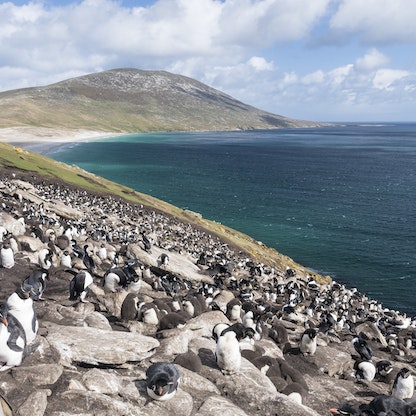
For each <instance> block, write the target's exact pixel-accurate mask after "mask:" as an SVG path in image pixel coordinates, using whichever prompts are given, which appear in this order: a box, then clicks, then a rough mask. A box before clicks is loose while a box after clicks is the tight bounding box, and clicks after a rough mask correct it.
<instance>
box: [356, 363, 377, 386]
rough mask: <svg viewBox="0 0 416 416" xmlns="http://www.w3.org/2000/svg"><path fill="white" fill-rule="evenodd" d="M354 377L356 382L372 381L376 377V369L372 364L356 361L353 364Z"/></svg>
mask: <svg viewBox="0 0 416 416" xmlns="http://www.w3.org/2000/svg"><path fill="white" fill-rule="evenodd" d="M354 370H355V377H356V378H357V379H358V380H366V381H372V380H373V379H374V377H375V375H376V367H375V365H374V364H373V363H371V362H369V361H364V360H358V361H356V362H355V363H354Z"/></svg>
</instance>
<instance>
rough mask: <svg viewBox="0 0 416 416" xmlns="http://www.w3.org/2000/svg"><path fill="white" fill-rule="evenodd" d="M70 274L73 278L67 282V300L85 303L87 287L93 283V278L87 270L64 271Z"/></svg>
mask: <svg viewBox="0 0 416 416" xmlns="http://www.w3.org/2000/svg"><path fill="white" fill-rule="evenodd" d="M65 271H66V272H68V273H71V274H72V275H73V276H74V277H73V278H72V280H71V281H70V282H69V300H78V299H79V300H80V301H81V302H85V298H86V297H87V294H88V291H89V286H90V285H91V284H92V283H93V278H92V276H91V274H90V272H88V271H87V270H81V271H80V272H78V273H77V272H75V271H73V270H65Z"/></svg>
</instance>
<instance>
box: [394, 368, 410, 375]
mask: <svg viewBox="0 0 416 416" xmlns="http://www.w3.org/2000/svg"><path fill="white" fill-rule="evenodd" d="M409 376H410V370H409V369H408V368H406V367H403V368H402V369H401V370H400V371H399V373H398V374H397V377H401V378H408V377H409Z"/></svg>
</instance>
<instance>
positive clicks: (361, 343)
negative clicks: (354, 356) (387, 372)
mask: <svg viewBox="0 0 416 416" xmlns="http://www.w3.org/2000/svg"><path fill="white" fill-rule="evenodd" d="M351 342H352V345H353V347H354V349H355V351H357V352H358V354H359V355H360V357H361V359H362V360H366V361H371V359H372V358H373V351H372V349H371V347H370V346H369V345H368V343H367V341H366V340H365V339H364V338H361V337H355V338H353V339H352V341H351Z"/></svg>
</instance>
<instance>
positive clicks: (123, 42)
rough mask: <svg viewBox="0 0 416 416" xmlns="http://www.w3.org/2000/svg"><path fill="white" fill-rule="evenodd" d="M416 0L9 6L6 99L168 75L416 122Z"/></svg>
mask: <svg viewBox="0 0 416 416" xmlns="http://www.w3.org/2000/svg"><path fill="white" fill-rule="evenodd" d="M415 22H416V0H394V1H393V0H222V1H220V0H143V1H140V0H138V1H133V0H119V1H115V0H84V1H71V0H62V1H50V0H49V1H48V0H46V1H36V0H35V1H31V2H27V1H23V0H18V1H11V2H0V91H6V90H11V89H15V88H22V87H32V86H40V85H48V84H51V83H54V82H58V81H61V80H64V79H68V78H72V77H76V76H79V75H84V74H88V73H92V72H99V71H103V70H106V69H112V68H122V67H134V68H139V69H151V70H158V69H163V70H167V71H170V72H174V73H177V74H182V75H186V76H189V77H192V78H195V79H197V80H199V81H201V82H204V83H206V84H208V85H210V86H212V87H214V88H217V89H219V90H221V91H223V92H225V93H227V94H229V95H231V96H233V97H234V98H237V99H239V100H241V101H243V102H245V103H247V104H250V105H253V106H255V107H258V108H261V109H263V110H267V111H270V112H272V113H276V114H281V115H284V116H288V117H293V118H299V119H307V120H316V121H376V122H382V121H416V47H415V46H416V24H415Z"/></svg>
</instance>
